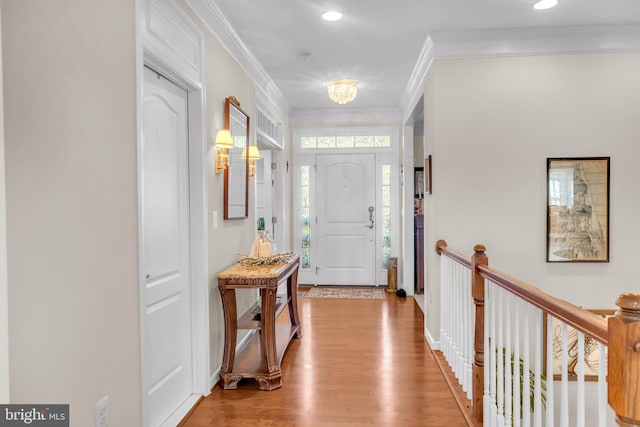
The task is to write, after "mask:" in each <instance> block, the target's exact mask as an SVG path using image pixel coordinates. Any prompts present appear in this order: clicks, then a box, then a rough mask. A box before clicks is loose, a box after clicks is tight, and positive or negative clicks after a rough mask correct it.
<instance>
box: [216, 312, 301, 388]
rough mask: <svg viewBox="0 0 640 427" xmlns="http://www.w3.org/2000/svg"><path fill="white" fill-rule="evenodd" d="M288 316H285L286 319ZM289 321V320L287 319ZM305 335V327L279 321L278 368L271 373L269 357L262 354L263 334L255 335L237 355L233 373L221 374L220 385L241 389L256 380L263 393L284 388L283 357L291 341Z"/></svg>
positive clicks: (277, 327)
mask: <svg viewBox="0 0 640 427" xmlns="http://www.w3.org/2000/svg"><path fill="white" fill-rule="evenodd" d="M283 317H285V316H283ZM287 320H288V319H287ZM301 336H302V329H301V326H300V325H298V326H294V325H292V324H291V322H289V321H277V322H276V324H275V339H276V358H277V369H272V370H271V371H269V369H268V367H267V363H266V357H265V355H264V353H263V351H262V331H260V330H257V331H255V332H253V334H252V336H251V337H250V338H249V341H248V342H247V345H246V346H245V347H244V348H243V349H242V350H241V351H238V352H236V356H235V363H234V365H233V370H232V372H220V385H221V386H222V388H224V389H225V390H233V389H236V388H238V382H239V381H240V380H241V379H243V378H254V379H256V380H257V381H258V384H259V388H260V390H273V389H276V388H279V387H282V371H281V369H280V367H281V365H282V358H283V357H284V354H285V352H286V350H287V347H288V346H289V343H290V342H291V340H292V339H293V338H294V337H296V338H300V337H301Z"/></svg>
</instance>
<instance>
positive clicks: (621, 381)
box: [436, 241, 640, 427]
mask: <svg viewBox="0 0 640 427" xmlns="http://www.w3.org/2000/svg"><path fill="white" fill-rule="evenodd" d="M436 251H437V252H438V254H440V255H443V256H442V258H441V263H440V282H441V283H440V285H441V298H442V300H441V309H442V310H441V313H442V314H441V317H442V321H441V324H442V325H441V330H440V332H441V345H442V352H443V354H444V356H445V359H446V360H447V362H448V363H449V365H450V366H451V369H452V371H453V372H454V374H455V376H456V378H458V381H459V382H460V385H461V386H462V389H463V390H464V391H465V392H466V393H467V397H468V398H469V400H470V401H471V405H472V408H473V413H474V417H475V419H476V420H477V421H478V422H480V421H481V422H483V423H484V425H487V426H518V427H520V426H527V427H528V426H536V427H542V426H560V427H569V426H577V427H582V426H585V427H586V426H588V427H591V426H598V427H607V426H614V425H615V424H616V422H617V423H618V424H619V425H621V426H633V425H639V424H638V422H637V421H635V420H637V419H639V418H640V295H638V294H623V295H622V296H621V297H620V298H619V299H618V301H616V303H617V304H618V305H619V306H620V307H621V308H620V310H618V312H616V314H615V315H614V314H613V310H611V311H610V312H608V313H603V312H598V313H594V312H591V311H589V310H584V309H582V308H580V307H577V306H575V305H572V304H570V303H568V302H566V301H563V300H560V299H558V298H555V297H553V296H551V295H549V294H546V293H545V292H543V291H541V290H539V289H537V288H535V287H533V286H531V285H529V284H527V283H524V282H522V281H519V280H518V279H515V278H513V277H510V276H508V275H506V274H504V273H502V272H500V271H498V270H495V269H493V268H491V267H489V266H488V258H487V257H486V255H485V248H484V247H483V246H481V245H477V246H476V247H475V248H474V255H473V256H471V257H466V256H464V255H462V254H461V253H459V252H456V251H455V250H452V249H450V248H448V247H447V245H446V242H444V241H439V242H438V244H437V245H436ZM607 315H609V316H610V319H611V320H609V321H608V319H606V318H605V317H606V316H607ZM608 322H609V323H608ZM613 336H616V338H614V339H613V341H612V337H613ZM618 341H620V342H618ZM610 342H613V343H614V344H615V345H614V347H613V348H609V349H608V346H609V344H610ZM607 365H609V369H610V373H609V376H607ZM607 378H609V382H607ZM607 401H608V402H609V405H611V406H609V405H607ZM616 413H617V414H616Z"/></svg>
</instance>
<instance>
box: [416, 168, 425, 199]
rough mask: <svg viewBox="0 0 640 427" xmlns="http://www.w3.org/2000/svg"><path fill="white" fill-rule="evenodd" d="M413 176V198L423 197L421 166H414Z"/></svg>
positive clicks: (422, 171) (422, 172)
mask: <svg viewBox="0 0 640 427" xmlns="http://www.w3.org/2000/svg"><path fill="white" fill-rule="evenodd" d="M413 173H414V176H413V187H414V194H415V198H416V199H422V198H423V197H424V194H425V192H424V189H425V187H424V184H425V182H424V168H423V167H421V166H420V167H416V168H414V170H413Z"/></svg>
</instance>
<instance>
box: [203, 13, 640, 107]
mask: <svg viewBox="0 0 640 427" xmlns="http://www.w3.org/2000/svg"><path fill="white" fill-rule="evenodd" d="M214 1H215V4H216V5H217V6H218V8H219V9H220V11H221V12H222V13H223V15H224V16H225V17H226V18H227V20H228V21H229V22H230V24H231V26H232V27H233V29H234V30H235V31H236V33H237V34H238V36H239V37H240V39H241V40H242V42H243V43H244V44H245V45H246V48H247V49H248V50H249V51H250V52H251V53H252V54H253V56H254V57H255V58H256V59H257V60H258V62H260V63H261V65H262V67H263V68H264V70H265V71H266V73H267V74H268V75H269V77H270V78H271V79H272V80H273V82H274V83H275V84H276V85H277V87H278V88H279V90H280V91H281V92H282V94H283V95H284V97H285V98H286V100H287V102H288V103H289V106H290V107H291V110H292V111H299V110H335V109H340V108H348V109H384V108H399V106H400V104H401V98H402V96H403V93H404V91H405V89H406V88H407V84H408V82H409V80H410V78H411V75H412V72H413V70H414V68H415V67H416V63H417V61H418V58H419V57H420V54H421V52H422V50H423V47H424V46H425V42H426V41H427V39H428V37H429V36H431V37H432V38H433V39H434V40H435V44H436V48H437V46H438V44H437V40H438V38H437V35H439V34H440V35H447V37H449V38H451V36H452V35H454V36H455V35H458V37H467V38H469V37H474V34H476V35H477V34H484V33H487V32H489V31H495V30H502V35H503V37H505V36H504V34H507V35H508V34H509V31H514V34H515V33H516V32H517V31H522V30H536V31H537V33H538V34H540V33H545V32H546V31H549V32H553V31H554V30H557V29H558V28H566V27H581V28H587V27H585V26H588V27H589V28H591V26H597V27H603V26H607V27H608V28H609V29H610V28H617V27H610V26H617V25H626V26H627V27H628V26H629V25H630V24H631V25H633V26H635V25H640V1H639V0H559V2H560V3H559V5H558V6H557V7H555V8H553V9H549V10H545V11H538V10H534V9H533V7H532V6H533V3H534V1H533V0H394V1H393V2H392V1H389V0H259V1H256V0H214ZM328 10H338V11H340V12H341V13H342V14H343V15H344V17H343V19H342V20H340V21H337V22H327V21H323V20H322V19H321V15H322V13H324V12H326V11H328ZM507 37H508V36H507ZM300 54H309V55H310V58H309V59H308V61H307V62H305V61H302V60H300V59H299V58H298V57H299V56H300ZM343 78H348V79H353V80H356V81H357V82H358V83H359V86H360V87H359V91H358V96H357V98H356V99H355V100H354V101H352V102H350V103H348V104H346V105H339V104H336V103H334V102H333V101H331V100H330V99H329V98H328V96H327V93H326V89H325V87H324V85H325V84H326V82H327V81H329V80H334V79H343Z"/></svg>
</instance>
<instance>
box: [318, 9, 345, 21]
mask: <svg viewBox="0 0 640 427" xmlns="http://www.w3.org/2000/svg"><path fill="white" fill-rule="evenodd" d="M322 19H324V20H325V21H332V22H333V21H339V20H341V19H342V14H341V13H340V12H338V11H336V10H330V11H328V12H325V13H323V14H322Z"/></svg>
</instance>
